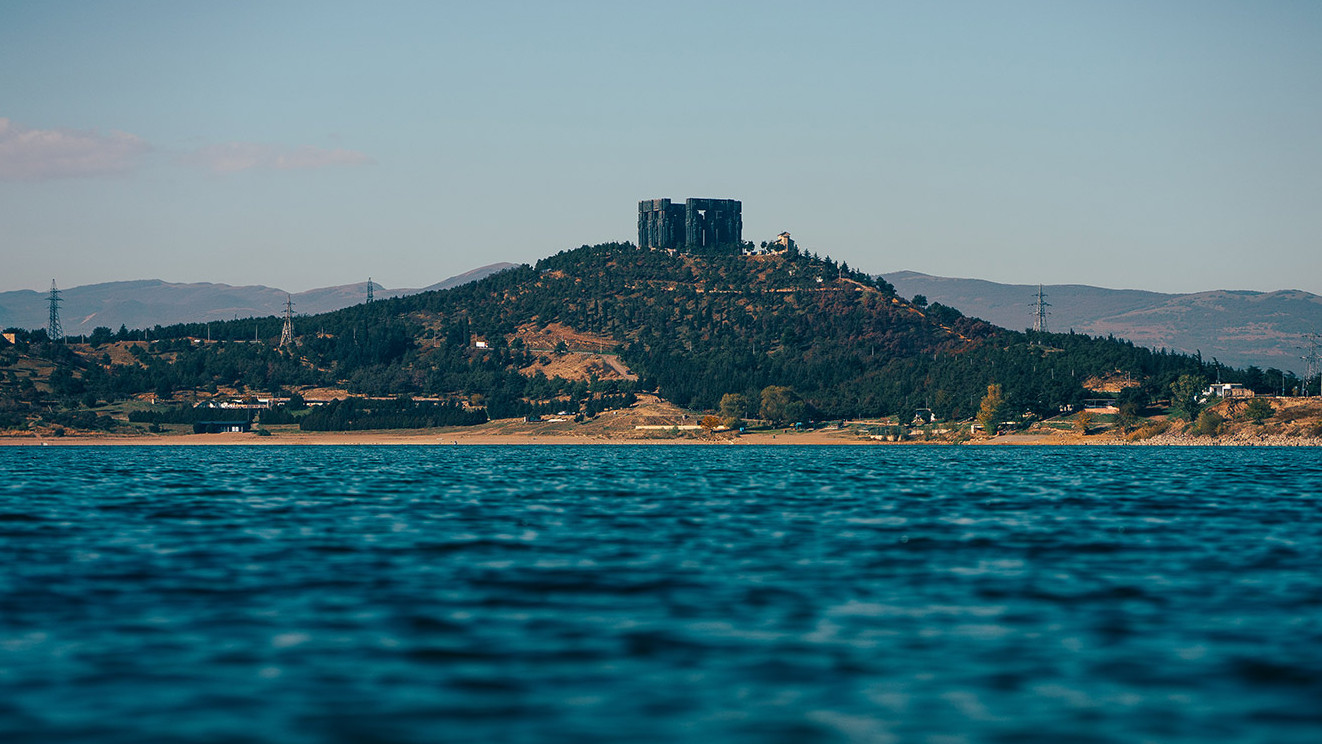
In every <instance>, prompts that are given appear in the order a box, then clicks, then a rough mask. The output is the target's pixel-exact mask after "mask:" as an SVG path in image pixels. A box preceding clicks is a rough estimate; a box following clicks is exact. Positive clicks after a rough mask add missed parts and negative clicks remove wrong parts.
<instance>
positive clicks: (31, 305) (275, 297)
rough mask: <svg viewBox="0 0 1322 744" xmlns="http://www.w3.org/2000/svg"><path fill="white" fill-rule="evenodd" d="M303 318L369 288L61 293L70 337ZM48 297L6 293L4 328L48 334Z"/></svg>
mask: <svg viewBox="0 0 1322 744" xmlns="http://www.w3.org/2000/svg"><path fill="white" fill-rule="evenodd" d="M513 265H514V264H510V263H495V264H491V265H488V266H482V267H480V268H477V269H473V270H472V271H467V272H465V273H463V274H459V275H457V276H452V277H450V278H448V279H445V280H443V281H440V282H437V283H435V284H432V285H430V286H428V287H424V288H421V289H386V288H385V287H382V286H381V285H379V284H375V283H374V284H373V292H374V294H375V295H376V297H377V298H388V297H402V296H405V295H410V294H417V293H419V292H430V291H436V290H441V289H449V288H451V287H456V286H459V285H461V284H464V283H467V282H472V281H477V280H478V279H481V278H482V277H485V276H490V275H491V274H494V273H495V272H497V271H502V270H504V269H507V268H509V267H511V266H513ZM287 296H288V297H289V298H290V299H292V300H293V301H294V307H295V309H297V310H298V312H300V313H304V314H308V313H314V314H315V313H325V312H330V311H332V310H339V309H340V308H344V307H349V306H350V305H357V304H359V303H361V302H363V300H364V299H365V298H366V296H367V282H359V283H357V284H345V285H341V286H338V287H321V288H318V289H310V290H308V291H306V292H294V293H292V294H290V293H286V292H285V290H283V289H278V288H275V287H264V286H260V285H254V286H245V287H235V286H232V285H229V284H209V283H200V282H198V283H176V282H164V281H161V280H159V279H142V280H137V281H127V282H105V283H101V284H88V285H84V286H80V287H71V288H69V289H62V290H60V297H61V299H62V300H63V301H64V302H63V307H62V312H61V316H60V317H61V325H62V326H63V327H64V332H65V334H66V335H70V336H76V335H85V334H90V333H92V331H93V330H94V329H95V328H97V327H105V328H111V329H116V328H119V327H120V326H121V325H123V326H127V327H128V328H151V327H153V326H156V325H170V324H175V323H199V322H207V321H217V320H233V319H235V318H251V317H262V316H267V315H275V314H279V313H282V312H283V311H284V307H285V299H286V297H287ZM48 310H49V305H48V303H47V294H46V293H45V292H35V291H33V290H27V289H25V290H17V291H11V292H0V328H27V329H36V328H44V327H46V325H47V321H48V320H49V312H48Z"/></svg>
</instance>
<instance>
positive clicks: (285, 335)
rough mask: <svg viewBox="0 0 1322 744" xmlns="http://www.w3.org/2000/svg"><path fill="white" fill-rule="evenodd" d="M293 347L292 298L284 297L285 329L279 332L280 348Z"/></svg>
mask: <svg viewBox="0 0 1322 744" xmlns="http://www.w3.org/2000/svg"><path fill="white" fill-rule="evenodd" d="M293 345H294V298H293V297H290V296H289V295H287V294H286V295H285V327H284V329H282V330H281V331H280V346H282V347H284V346H293Z"/></svg>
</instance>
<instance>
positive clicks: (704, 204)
mask: <svg viewBox="0 0 1322 744" xmlns="http://www.w3.org/2000/svg"><path fill="white" fill-rule="evenodd" d="M743 209H744V207H743V204H742V203H741V202H739V201H737V200H735V199H686V200H684V203H683V204H672V203H671V201H670V200H669V199H646V200H643V201H640V202H638V247H639V248H650V249H653V250H673V251H681V252H685V253H720V252H726V251H729V252H735V251H738V250H740V249H741V248H742V247H743V232H744V217H743Z"/></svg>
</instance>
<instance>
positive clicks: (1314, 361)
mask: <svg viewBox="0 0 1322 744" xmlns="http://www.w3.org/2000/svg"><path fill="white" fill-rule="evenodd" d="M1304 339H1305V340H1306V341H1307V342H1308V345H1307V346H1300V347H1298V348H1300V349H1302V350H1303V351H1304V352H1305V353H1304V355H1303V356H1302V357H1300V359H1303V360H1304V364H1306V365H1307V368H1308V371H1307V372H1305V373H1304V397H1305V398H1307V397H1308V383H1309V381H1310V380H1312V379H1313V376H1314V375H1317V374H1318V373H1319V372H1322V356H1320V355H1319V354H1318V344H1319V342H1322V336H1319V335H1318V334H1316V333H1309V334H1305V336H1304ZM1317 394H1318V395H1322V384H1319V385H1318V392H1317Z"/></svg>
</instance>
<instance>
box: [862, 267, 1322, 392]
mask: <svg viewBox="0 0 1322 744" xmlns="http://www.w3.org/2000/svg"><path fill="white" fill-rule="evenodd" d="M884 276H885V278H886V281H888V282H890V283H891V284H894V285H895V289H896V291H897V292H899V294H900V295H902V296H904V297H913V296H914V295H924V296H926V297H927V300H928V301H929V302H939V303H941V304H943V305H949V306H951V307H955V308H958V309H959V310H960V311H961V312H963V313H965V314H967V315H972V316H975V317H978V318H982V319H983V320H986V321H988V322H991V323H994V324H996V325H998V326H1002V327H1004V328H1011V329H1019V330H1022V329H1024V328H1031V327H1032V325H1033V304H1034V302H1035V299H1036V296H1037V285H1035V284H1034V285H1030V284H998V283H996V282H989V281H984V280H981V279H958V278H952V277H943V276H931V275H928V274H920V273H918V272H914V271H898V272H895V273H892V274H885V275H884ZM1042 291H1043V293H1044V294H1045V295H1046V301H1047V303H1049V304H1050V307H1049V308H1048V312H1049V315H1048V317H1047V325H1048V328H1049V330H1051V331H1054V332H1057V333H1059V332H1065V331H1069V330H1071V329H1073V330H1074V331H1076V332H1078V333H1087V334H1089V335H1093V336H1098V335H1100V336H1106V335H1115V336H1116V337H1118V338H1124V339H1128V340H1130V341H1133V342H1134V343H1136V344H1140V345H1143V346H1147V347H1151V348H1156V349H1160V348H1166V349H1172V350H1175V351H1182V352H1186V353H1189V354H1194V353H1201V354H1202V355H1203V358H1204V359H1209V360H1210V359H1217V360H1219V361H1221V362H1223V363H1225V364H1228V365H1231V366H1233V367H1246V366H1249V365H1256V366H1258V367H1261V368H1264V369H1266V368H1271V367H1275V368H1277V369H1284V370H1291V371H1294V372H1300V373H1302V372H1303V371H1304V367H1305V365H1304V363H1303V362H1302V361H1301V359H1300V357H1301V356H1302V355H1303V354H1304V351H1302V350H1301V349H1300V348H1299V347H1301V346H1303V345H1304V344H1305V336H1306V335H1307V334H1309V333H1316V332H1322V297H1319V296H1318V295H1315V294H1311V293H1309V292H1303V291H1300V290H1281V291H1277V292H1251V291H1232V290H1214V291H1210V292H1195V293H1192V294H1164V293H1161V292H1147V291H1142V290H1133V289H1104V288H1102V287H1091V286H1087V285H1082V284H1052V285H1045V286H1043V288H1042Z"/></svg>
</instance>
